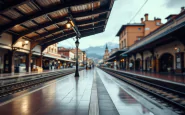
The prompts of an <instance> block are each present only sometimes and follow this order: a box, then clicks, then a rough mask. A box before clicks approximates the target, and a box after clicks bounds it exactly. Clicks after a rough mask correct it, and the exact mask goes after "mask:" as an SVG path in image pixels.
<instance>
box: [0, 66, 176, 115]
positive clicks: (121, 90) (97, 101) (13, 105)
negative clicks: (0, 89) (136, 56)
mask: <svg viewBox="0 0 185 115" xmlns="http://www.w3.org/2000/svg"><path fill="white" fill-rule="evenodd" d="M131 88H132V87H131V86H129V85H128V84H125V83H124V82H122V81H120V80H118V79H116V78H114V77H112V76H110V75H108V74H107V73H105V72H103V71H102V70H100V69H98V68H95V69H94V70H82V71H80V77H79V78H75V77H74V74H70V75H67V76H65V77H62V78H60V79H57V80H54V81H52V82H51V83H50V84H46V85H41V86H40V87H38V88H37V89H33V90H29V91H27V92H25V93H24V94H23V95H21V96H16V94H14V95H12V96H11V97H12V98H11V99H10V100H8V101H4V102H3V100H4V99H3V98H1V99H0V102H1V103H0V115H154V114H155V113H156V112H158V113H157V114H158V115H165V114H164V112H166V110H167V109H166V108H164V107H162V105H160V104H157V103H156V102H152V101H149V99H146V98H144V97H143V96H142V95H144V93H142V91H138V92H140V93H141V94H138V93H136V92H137V89H134V88H132V90H131ZM134 90H136V91H134ZM134 92H135V93H134ZM138 99H139V100H138ZM167 114H168V115H176V114H174V113H173V111H171V110H167Z"/></svg>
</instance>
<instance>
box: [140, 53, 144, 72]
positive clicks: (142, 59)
mask: <svg viewBox="0 0 185 115" xmlns="http://www.w3.org/2000/svg"><path fill="white" fill-rule="evenodd" d="M143 65H144V58H143V53H141V65H140V66H141V67H140V69H141V70H142V71H143Z"/></svg>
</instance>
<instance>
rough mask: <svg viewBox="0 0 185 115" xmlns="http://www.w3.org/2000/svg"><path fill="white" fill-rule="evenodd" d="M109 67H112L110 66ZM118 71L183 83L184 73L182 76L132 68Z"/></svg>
mask: <svg viewBox="0 0 185 115" xmlns="http://www.w3.org/2000/svg"><path fill="white" fill-rule="evenodd" d="M110 69H112V68H110ZM119 71H122V72H127V73H131V74H138V75H144V76H147V77H153V78H158V79H164V80H168V81H173V82H177V83H183V84H185V75H184V76H183V75H173V74H161V73H150V72H143V71H133V70H127V71H125V70H119Z"/></svg>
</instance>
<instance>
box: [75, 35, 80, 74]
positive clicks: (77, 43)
mask: <svg viewBox="0 0 185 115" xmlns="http://www.w3.org/2000/svg"><path fill="white" fill-rule="evenodd" d="M75 44H76V71H75V77H79V73H78V45H79V41H78V38H76V42H75Z"/></svg>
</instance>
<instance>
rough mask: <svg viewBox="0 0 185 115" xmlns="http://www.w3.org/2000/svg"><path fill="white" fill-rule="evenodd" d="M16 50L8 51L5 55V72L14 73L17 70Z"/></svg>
mask: <svg viewBox="0 0 185 115" xmlns="http://www.w3.org/2000/svg"><path fill="white" fill-rule="evenodd" d="M14 57H15V51H14V50H12V51H8V53H7V54H5V55H4V73H12V74H13V73H14V72H15V64H14Z"/></svg>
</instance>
